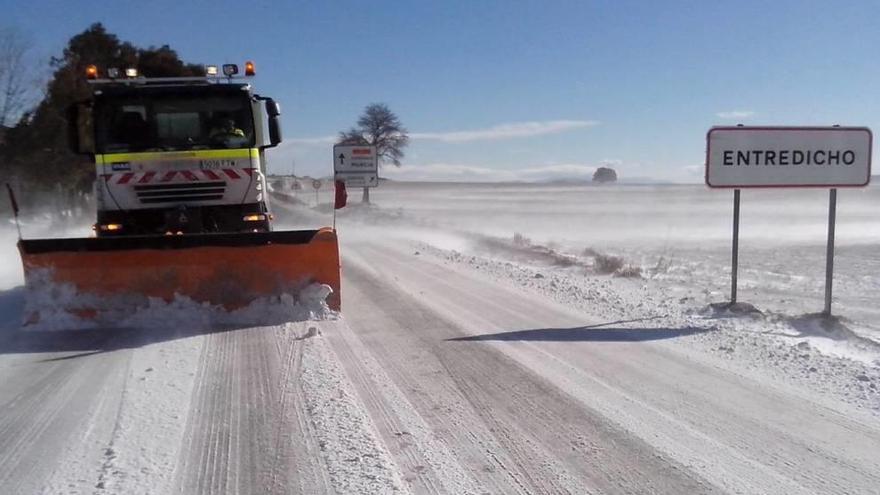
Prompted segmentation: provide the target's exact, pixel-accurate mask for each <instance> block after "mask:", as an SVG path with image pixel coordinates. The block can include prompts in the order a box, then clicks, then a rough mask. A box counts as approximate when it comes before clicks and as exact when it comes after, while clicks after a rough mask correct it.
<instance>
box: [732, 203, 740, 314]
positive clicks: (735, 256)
mask: <svg viewBox="0 0 880 495" xmlns="http://www.w3.org/2000/svg"><path fill="white" fill-rule="evenodd" d="M739 193H740V190H739V189H734V190H733V254H732V255H731V257H730V304H736V282H737V278H738V274H739Z"/></svg>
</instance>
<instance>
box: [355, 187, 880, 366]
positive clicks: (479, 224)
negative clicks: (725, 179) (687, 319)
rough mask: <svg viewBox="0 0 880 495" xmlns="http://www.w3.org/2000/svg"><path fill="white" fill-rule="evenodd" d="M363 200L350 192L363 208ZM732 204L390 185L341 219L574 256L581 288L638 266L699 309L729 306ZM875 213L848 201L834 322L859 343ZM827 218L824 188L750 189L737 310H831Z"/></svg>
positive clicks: (694, 198)
mask: <svg viewBox="0 0 880 495" xmlns="http://www.w3.org/2000/svg"><path fill="white" fill-rule="evenodd" d="M358 192H359V191H356V192H354V193H352V199H353V201H354V202H357V201H359V200H360V198H359V195H358V194H355V193H358ZM732 195H733V193H732V192H731V191H726V190H709V189H708V188H706V187H704V186H702V185H693V186H690V185H670V186H666V185H661V186H608V187H590V186H555V185H495V184H444V185H438V184H429V183H422V184H408V183H388V184H386V185H384V186H383V187H381V188H378V189H376V190H375V191H374V192H373V203H374V204H375V205H377V206H378V207H379V208H380V209H381V214H375V215H368V214H364V213H360V212H358V211H356V210H357V209H356V208H353V209H352V210H354V211H343V213H341V216H342V217H343V218H346V215H349V216H352V217H355V218H357V219H358V220H364V219H366V221H368V222H369V221H376V222H380V223H381V225H382V227H393V226H395V225H398V226H401V227H403V226H411V227H416V229H415V230H411V231H407V230H406V229H405V228H402V229H401V230H399V231H397V234H398V235H401V236H404V237H406V236H411V237H413V238H416V239H420V240H423V241H425V242H427V243H429V244H432V245H434V246H435V247H439V248H444V249H452V250H456V251H460V252H463V253H466V254H477V255H486V256H488V257H490V258H495V259H504V260H505V261H515V262H518V263H520V264H525V265H529V266H531V265H541V264H542V262H543V264H548V263H549V264H551V265H554V264H555V265H559V264H560V262H562V264H565V263H566V261H563V260H554V259H553V257H552V256H546V255H541V253H535V252H534V251H536V250H534V249H531V250H530V249H517V248H525V246H524V245H523V244H524V243H527V244H529V245H532V246H535V245H537V246H539V247H541V248H547V249H549V250H552V253H551V254H554V255H556V254H558V255H560V256H561V257H565V256H573V257H575V259H573V260H571V261H572V264H573V265H574V266H575V268H572V269H568V270H560V273H561V274H568V275H574V276H575V278H578V277H577V275H578V274H577V271H578V270H577V268H578V267H580V266H581V265H582V264H590V263H591V261H590V260H589V259H588V258H590V254H591V253H594V252H595V253H600V254H602V255H608V256H617V257H620V258H622V260H623V262H624V263H625V264H627V265H631V266H633V267H636V268H639V269H640V270H641V274H642V278H644V279H647V280H650V282H651V284H650V286H651V287H652V288H653V289H654V290H656V291H657V292H662V293H666V294H667V295H668V297H669V298H674V299H676V300H678V299H680V298H682V297H687V298H689V300H690V304H689V306H692V307H693V309H697V308H699V307H701V306H705V305H708V304H709V303H713V302H723V301H726V300H728V299H729V293H730V256H731V253H730V250H731V248H730V244H731V230H732V226H731V224H732ZM878 205H880V187H878V186H874V187H870V188H867V189H848V190H841V191H840V192H839V195H838V208H837V212H838V213H837V236H836V238H837V241H836V247H837V250H836V256H835V279H834V313H835V314H836V315H839V316H841V317H842V318H843V320H844V321H845V322H846V323H845V325H846V326H847V327H848V328H851V329H852V330H853V331H855V332H856V333H858V334H859V335H861V336H864V337H866V338H869V339H872V340H874V341H877V342H880V214H878V210H877V207H878ZM827 215H828V192H827V191H825V190H747V191H744V192H743V194H742V206H741V220H740V225H741V233H740V272H739V300H740V301H743V302H747V303H751V304H753V305H755V306H756V307H757V308H758V309H760V310H761V311H765V312H770V313H772V314H775V315H778V316H779V317H789V318H799V317H803V316H805V315H810V314H814V313H818V312H820V311H822V309H823V307H824V287H825V245H826V244H825V240H826V235H827V221H828V216H827ZM371 216H372V217H375V218H373V219H371V218H370V217H371ZM383 219H384V220H386V221H384V222H383ZM342 225H343V228H342V235H343V236H345V234H346V232H345V227H346V224H345V223H343V224H342ZM355 229H356V227H354V226H352V230H355ZM515 236H516V237H517V238H518V239H519V240H520V242H519V243H518V244H519V246H517V245H516V244H517V243H516V242H513V241H514V237H515ZM506 243H510V244H511V245H510V246H506V245H505V244H506ZM508 247H509V248H513V249H508ZM544 254H546V253H544ZM577 258H580V259H577ZM581 275H582V274H581ZM580 278H583V277H580ZM820 343H821V342H820ZM824 344H828V343H827V342H826V343H824ZM832 347H834V346H832ZM836 347H837V348H838V349H839V350H844V348H845V347H846V346H836ZM859 348H860V347H859V346H855V349H854V350H858V349H859ZM854 355H861V356H863V357H864V355H863V354H861V353H858V352H857V353H855V354H854Z"/></svg>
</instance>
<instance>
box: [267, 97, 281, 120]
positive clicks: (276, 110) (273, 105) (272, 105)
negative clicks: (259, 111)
mask: <svg viewBox="0 0 880 495" xmlns="http://www.w3.org/2000/svg"><path fill="white" fill-rule="evenodd" d="M266 113H267V114H269V117H277V116H279V115H281V105H279V104H278V102H277V101H275V100H273V99H272V98H266Z"/></svg>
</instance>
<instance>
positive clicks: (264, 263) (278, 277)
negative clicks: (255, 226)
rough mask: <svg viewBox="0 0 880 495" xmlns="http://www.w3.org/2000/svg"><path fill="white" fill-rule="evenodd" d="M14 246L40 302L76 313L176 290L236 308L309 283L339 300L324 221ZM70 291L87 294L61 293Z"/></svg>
mask: <svg viewBox="0 0 880 495" xmlns="http://www.w3.org/2000/svg"><path fill="white" fill-rule="evenodd" d="M19 251H20V252H21V257H22V263H23V265H24V275H25V284H26V286H27V288H28V291H29V292H30V291H35V290H36V291H41V292H40V294H41V300H40V303H41V304H50V305H51V304H56V305H63V306H64V308H63V309H64V310H66V311H68V312H70V313H72V314H74V315H77V316H79V317H85V318H90V317H93V316H94V315H95V314H97V313H99V312H101V311H104V310H107V309H116V308H111V306H113V305H114V301H116V302H120V301H127V302H132V301H134V302H137V301H143V300H147V299H149V298H160V299H162V300H164V301H171V300H173V299H174V298H175V297H176V296H186V297H188V298H190V299H192V300H194V301H196V302H199V303H209V304H211V305H219V306H223V307H224V308H225V309H227V310H234V309H238V308H242V307H245V306H247V305H248V304H250V303H251V302H253V301H255V300H257V299H259V298H263V297H267V296H269V297H271V296H281V295H283V294H289V295H292V296H294V298H295V297H296V295H297V294H298V293H299V291H300V290H301V289H304V288H305V287H307V286H310V285H311V284H324V285H327V286H329V287H330V288H331V289H332V291H333V292H332V293H331V294H330V295H329V296H328V297H327V300H326V302H327V305H328V306H329V308H330V309H333V310H337V311H338V310H340V307H341V298H340V292H339V290H340V268H339V247H338V243H337V238H336V232H335V231H334V230H332V229H329V228H324V229H320V230H298V231H282V232H261V233H233V234H191V235H176V236H175V235H169V236H132V237H102V238H79V239H29V240H22V241H20V242H19ZM47 288H48V289H49V290H46V289H47ZM59 288H62V289H59ZM70 293H75V294H84V295H87V297H76V298H71V297H66V296H65V294H68V295H69V294H70ZM71 301H73V302H71ZM28 318H29V319H32V318H31V317H28ZM37 319H38V317H37ZM32 323H33V321H32Z"/></svg>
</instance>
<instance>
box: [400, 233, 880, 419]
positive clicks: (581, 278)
mask: <svg viewBox="0 0 880 495" xmlns="http://www.w3.org/2000/svg"><path fill="white" fill-rule="evenodd" d="M415 248H416V249H418V251H419V252H420V253H423V254H424V255H428V256H434V257H437V258H439V259H441V260H442V261H443V262H444V263H446V264H447V265H449V266H450V268H454V269H462V270H468V271H469V272H470V273H480V274H482V275H483V276H486V277H489V278H491V279H492V280H494V281H496V282H497V283H502V284H505V285H508V286H513V287H516V288H518V289H521V290H527V291H532V292H536V293H538V294H540V295H541V296H544V297H548V298H550V299H553V300H556V301H558V302H561V303H563V304H565V305H567V306H569V307H572V308H576V309H580V310H582V311H584V312H586V313H589V314H591V315H594V316H597V317H599V318H602V319H605V320H606V321H609V322H615V323H616V324H619V325H620V326H625V325H626V324H627V322H632V324H634V325H638V324H639V322H644V321H650V322H651V325H652V326H663V327H666V328H673V329H674V328H692V329H701V330H703V331H700V332H693V333H691V334H689V335H683V336H680V337H677V338H676V339H674V340H673V341H667V342H665V343H664V344H661V345H675V346H676V347H677V348H678V349H680V350H686V349H692V350H694V351H696V352H697V353H698V354H700V355H704V356H709V357H711V360H712V362H713V363H716V365H724V366H726V367H728V368H730V369H731V370H733V371H736V372H739V373H746V374H753V375H755V376H756V377H759V378H760V377H772V378H774V379H775V380H778V381H779V382H782V383H786V384H790V385H794V386H797V387H799V388H801V389H802V390H805V391H808V393H809V394H811V395H815V394H818V395H822V396H825V397H827V398H831V399H833V400H840V401H842V402H846V403H849V404H851V405H854V406H856V407H859V408H864V409H868V410H871V411H873V412H874V413H875V414H880V346H878V345H876V343H874V342H873V341H871V340H870V339H865V338H864V337H862V336H861V335H859V333H860V332H858V330H857V329H854V327H855V324H853V323H851V322H848V321H847V320H845V319H839V320H834V321H831V322H829V321H827V320H825V319H824V318H818V317H816V315H795V316H791V315H784V314H780V313H776V312H772V311H765V312H763V313H753V312H748V313H745V314H739V313H729V314H728V313H724V312H721V313H719V312H717V311H714V310H712V309H707V305H705V302H704V301H706V300H712V299H716V300H718V299H721V298H723V295H722V294H718V293H715V292H712V291H706V290H704V289H700V288H699V287H696V286H690V285H688V286H677V285H670V284H667V283H665V282H664V281H663V280H654V279H622V278H616V277H611V276H595V275H592V276H591V275H589V274H585V272H584V271H583V270H572V269H571V268H564V267H558V266H556V267H553V266H528V265H524V264H520V263H511V262H509V261H502V260H497V259H489V258H483V257H480V256H474V255H469V254H464V253H460V252H457V251H449V250H444V249H439V248H437V247H434V246H431V245H427V244H424V243H419V244H417V245H416V247H415Z"/></svg>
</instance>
